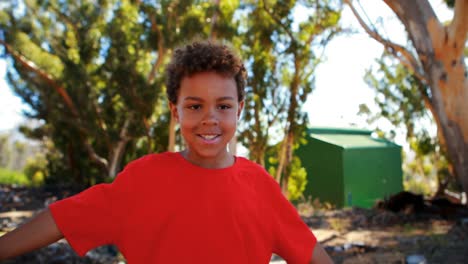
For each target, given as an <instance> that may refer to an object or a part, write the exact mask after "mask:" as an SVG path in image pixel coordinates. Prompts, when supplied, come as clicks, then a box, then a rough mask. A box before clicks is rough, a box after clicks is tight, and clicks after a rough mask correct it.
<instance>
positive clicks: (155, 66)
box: [148, 14, 166, 84]
mask: <svg viewBox="0 0 468 264" xmlns="http://www.w3.org/2000/svg"><path fill="white" fill-rule="evenodd" d="M151 30H152V31H153V32H156V34H157V35H158V58H157V59H156V62H155V63H154V64H153V67H152V68H151V71H150V73H149V74H148V82H149V83H150V84H151V83H152V82H153V80H154V78H155V77H156V71H157V70H158V69H159V67H160V66H161V64H162V63H163V61H164V60H163V59H164V55H165V53H166V49H165V48H164V36H163V35H162V33H161V30H160V29H159V27H158V25H157V23H156V18H155V17H154V14H153V15H152V16H151Z"/></svg>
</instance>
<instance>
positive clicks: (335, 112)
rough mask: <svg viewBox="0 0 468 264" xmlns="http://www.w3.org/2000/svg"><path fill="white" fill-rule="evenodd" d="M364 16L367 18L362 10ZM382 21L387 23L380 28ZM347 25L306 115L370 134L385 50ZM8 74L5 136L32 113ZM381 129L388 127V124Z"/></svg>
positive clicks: (0, 76) (1, 65) (372, 12)
mask: <svg viewBox="0 0 468 264" xmlns="http://www.w3.org/2000/svg"><path fill="white" fill-rule="evenodd" d="M354 2H355V3H356V7H357V8H360V7H361V6H360V5H358V4H357V3H358V2H357V1H354ZM362 2H365V4H364V5H363V8H364V10H365V13H366V14H367V15H364V18H365V19H370V20H371V21H372V22H373V23H374V24H375V25H376V26H377V28H379V25H383V26H384V29H383V30H381V31H380V32H382V34H383V35H384V36H385V37H387V38H389V39H391V40H393V41H395V42H397V43H400V44H405V43H404V41H405V31H404V28H403V26H402V25H401V23H400V22H399V21H398V19H397V18H396V17H395V15H394V14H393V13H392V11H391V10H390V9H389V8H388V7H387V6H386V5H385V4H384V3H383V1H362ZM430 2H431V4H432V7H433V9H434V10H435V12H436V14H437V16H438V17H439V19H440V20H441V21H447V20H449V19H450V18H451V17H452V11H450V10H448V9H447V8H446V7H445V4H443V3H442V1H441V0H430ZM360 11H361V14H364V13H362V9H361V10H360ZM299 15H300V14H299ZM379 21H383V22H382V23H381V24H379ZM341 23H342V25H343V26H344V27H351V28H352V29H354V31H356V33H353V34H346V35H341V36H338V37H336V38H334V39H333V40H332V41H331V42H330V43H329V45H328V47H327V49H326V52H325V59H326V60H325V61H324V62H323V63H322V64H321V65H319V66H318V68H317V71H316V88H315V90H314V91H313V92H312V93H311V95H310V96H309V97H308V100H307V102H306V103H305V105H304V110H305V111H306V112H307V113H308V114H309V119H310V121H311V125H312V126H319V127H324V126H326V127H349V126H350V124H355V126H356V127H359V128H364V129H369V128H370V127H369V125H368V124H367V123H366V122H365V117H362V116H358V115H357V112H358V111H359V105H360V104H367V105H368V106H369V107H370V109H371V110H375V111H377V108H376V105H375V103H374V96H375V93H374V91H373V90H372V89H371V88H370V87H368V86H367V85H366V84H365V83H364V81H363V76H364V73H365V71H366V69H368V68H370V67H371V65H373V64H374V63H375V59H376V58H379V57H380V55H381V54H382V51H383V46H382V45H381V44H380V43H378V42H376V41H375V40H373V39H371V38H370V37H369V36H368V35H367V34H366V33H365V32H364V31H363V29H362V28H361V27H360V25H359V24H358V22H357V20H356V18H355V17H354V15H353V14H352V13H351V11H350V9H349V7H347V6H346V7H345V8H344V10H343V13H342V20H341ZM5 72H6V62H5V60H3V59H0V132H1V131H5V130H10V129H14V128H15V127H17V126H18V124H19V123H21V122H26V121H25V118H24V117H23V116H22V114H21V113H22V111H23V110H24V109H28V106H27V105H25V104H23V103H22V102H21V99H20V98H19V97H17V96H15V95H14V94H13V93H12V91H11V89H10V87H9V86H8V85H7V83H6V81H5V80H6V77H5ZM381 126H388V124H387V123H385V122H384V121H382V125H381ZM395 141H396V143H398V144H404V142H403V141H404V136H403V135H402V134H401V133H400V134H397V137H396V139H395Z"/></svg>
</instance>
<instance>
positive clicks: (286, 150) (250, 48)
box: [241, 1, 341, 198]
mask: <svg viewBox="0 0 468 264" xmlns="http://www.w3.org/2000/svg"><path fill="white" fill-rule="evenodd" d="M249 3H250V2H249ZM244 7H245V14H244V15H245V17H248V18H249V19H248V20H247V19H246V20H247V22H246V23H245V25H244V26H245V28H246V30H245V34H244V38H243V40H244V43H245V45H243V46H242V47H243V48H242V49H243V50H245V51H246V52H245V53H246V55H247V59H246V61H247V67H248V69H249V72H250V73H252V75H251V76H250V77H249V80H248V87H247V101H246V104H245V110H244V115H245V123H244V127H243V128H242V133H241V137H242V141H243V143H244V145H245V146H248V148H249V153H250V157H251V158H252V159H253V160H255V161H257V162H259V163H260V164H264V165H265V157H266V153H267V150H268V149H269V148H271V149H275V151H276V153H275V155H274V157H275V158H273V157H271V159H270V160H271V161H273V162H269V164H266V165H267V166H270V170H269V171H270V173H271V174H272V175H274V177H275V178H276V180H277V181H278V182H279V183H280V185H281V186H282V190H283V192H284V193H285V194H286V195H287V196H289V197H290V198H297V197H291V196H290V195H289V194H290V193H289V192H290V191H292V192H294V193H297V192H298V191H297V190H299V193H301V191H300V190H301V189H303V187H301V186H304V185H305V181H306V178H305V177H306V175H305V173H302V172H305V170H301V169H302V165H301V162H300V160H299V159H298V158H297V157H295V155H294V149H295V148H297V147H298V146H299V144H300V142H301V139H302V138H303V136H304V134H303V133H304V131H305V127H306V125H307V115H306V114H305V113H304V112H303V111H302V105H303V104H304V102H305V100H306V98H307V96H308V95H309V94H310V93H311V92H312V89H313V85H314V71H315V68H316V66H317V64H318V63H320V61H321V54H322V52H323V49H324V48H325V46H326V44H327V42H328V41H329V40H330V39H331V38H332V37H333V36H334V35H335V34H336V33H337V32H339V27H338V20H339V18H340V11H341V6H340V5H339V3H336V2H333V1H261V2H258V3H257V2H254V3H250V4H246V5H245V6H244ZM300 8H303V9H308V10H309V11H310V12H311V15H309V16H308V17H306V18H305V19H304V21H297V18H295V16H294V12H295V10H297V9H300ZM272 134H273V135H274V136H275V137H276V138H280V140H278V139H277V140H272V136H271V135H272ZM278 141H279V142H278ZM277 144H279V145H278V146H275V145H277ZM272 145H273V146H272ZM290 177H297V178H294V180H292V181H290V180H289V179H290ZM299 178H301V179H299ZM288 193H289V194H288Z"/></svg>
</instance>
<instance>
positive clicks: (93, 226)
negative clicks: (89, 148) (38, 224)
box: [49, 166, 132, 256]
mask: <svg viewBox="0 0 468 264" xmlns="http://www.w3.org/2000/svg"><path fill="white" fill-rule="evenodd" d="M131 189H132V181H131V172H130V169H129V166H127V167H126V168H125V170H124V171H122V172H121V173H119V174H118V176H117V177H116V179H115V180H114V182H113V183H111V184H98V185H95V186H93V187H91V188H89V189H87V190H85V191H83V192H81V193H79V194H77V195H74V196H71V197H69V198H66V199H63V200H60V201H57V202H55V203H53V204H51V205H50V206H49V209H50V212H51V214H52V217H53V218H54V221H55V223H56V225H57V227H58V228H59V230H60V231H61V232H62V234H63V235H64V237H65V238H66V239H67V241H68V243H69V244H70V246H71V247H72V248H73V250H74V251H75V252H76V253H77V254H78V255H80V256H84V255H85V254H86V253H87V252H88V251H89V250H91V249H93V248H95V247H98V246H102V245H107V244H115V243H116V242H117V240H118V239H119V230H120V228H119V227H120V225H121V223H122V221H123V219H124V214H125V213H126V212H128V210H129V207H130V206H131V204H132V202H131V200H130V199H131V197H132V195H131Z"/></svg>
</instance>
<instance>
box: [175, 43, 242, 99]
mask: <svg viewBox="0 0 468 264" xmlns="http://www.w3.org/2000/svg"><path fill="white" fill-rule="evenodd" d="M210 71H211V72H216V73H218V74H221V75H222V76H226V77H229V78H230V77H232V78H234V80H235V81H236V86H237V96H238V101H239V102H241V101H242V100H244V96H245V91H244V89H245V84H246V78H247V72H246V70H245V67H244V64H243V63H242V61H241V60H240V58H239V56H238V55H236V54H235V53H234V52H233V51H232V50H231V49H230V48H229V47H228V46H226V45H223V44H217V43H213V42H209V41H195V42H193V43H191V44H188V45H186V46H184V47H181V48H178V49H176V50H175V52H174V55H173V56H172V60H171V62H170V63H169V64H168V66H167V67H166V77H167V79H166V94H167V98H168V99H169V101H170V102H171V103H173V104H175V103H177V97H178V94H179V89H180V83H181V81H182V79H183V78H184V77H190V76H192V75H194V74H196V73H201V72H210Z"/></svg>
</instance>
